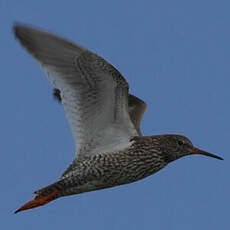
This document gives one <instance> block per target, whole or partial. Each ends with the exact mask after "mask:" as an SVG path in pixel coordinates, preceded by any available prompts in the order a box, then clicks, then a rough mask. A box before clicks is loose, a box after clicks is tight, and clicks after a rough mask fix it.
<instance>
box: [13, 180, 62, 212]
mask: <svg viewBox="0 0 230 230" xmlns="http://www.w3.org/2000/svg"><path fill="white" fill-rule="evenodd" d="M57 185H58V183H54V184H51V185H49V186H47V187H45V188H42V189H40V190H38V191H35V194H37V195H36V196H35V198H34V199H33V200H31V201H29V202H27V203H25V204H24V205H23V206H21V207H20V208H19V209H18V210H16V211H15V212H14V213H18V212H21V211H24V210H26V209H31V208H36V207H39V206H41V205H45V204H47V203H49V202H50V201H52V200H55V199H57V198H58V197H60V196H61V190H60V188H58V187H57Z"/></svg>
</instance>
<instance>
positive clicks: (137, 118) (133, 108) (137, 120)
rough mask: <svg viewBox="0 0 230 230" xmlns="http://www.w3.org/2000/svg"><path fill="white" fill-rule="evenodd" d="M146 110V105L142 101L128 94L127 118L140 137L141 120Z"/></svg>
mask: <svg viewBox="0 0 230 230" xmlns="http://www.w3.org/2000/svg"><path fill="white" fill-rule="evenodd" d="M146 108H147V105H146V104H145V102H144V101H142V100H141V99H140V98H138V97H136V96H134V95H131V94H129V99H128V111H129V116H130V118H131V120H132V122H133V124H134V126H135V128H136V130H137V132H138V134H139V136H142V133H141V127H140V125H141V118H142V116H143V114H144V112H145V110H146Z"/></svg>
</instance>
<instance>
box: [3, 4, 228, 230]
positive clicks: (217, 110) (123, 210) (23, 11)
mask: <svg viewBox="0 0 230 230" xmlns="http://www.w3.org/2000/svg"><path fill="white" fill-rule="evenodd" d="M229 9H230V2H229V1H227V0H226V1H224V0H219V1H217V0H216V1H214V0H193V1H186V0H174V1H172V0H156V1H153V0H149V1H138V0H129V1H128V0H127V1H124V0H116V1H108V0H104V1H93V0H92V1H89V0H82V1H80V0H79V1H75V0H72V1H61V0H60V1H58V0H57V1H45V0H43V1H42V0H41V1H29V0H20V1H19V0H14V1H12V0H0V25H1V27H0V28H1V34H0V47H1V49H0V50H1V52H0V60H1V61H0V74H1V83H0V98H1V110H0V117H1V120H0V127H1V129H0V130H1V131H0V143H1V161H0V179H1V180H0V181H1V196H0V226H1V229H7V230H8V229H18V230H21V229H23V230H24V229H33V230H37V229H39V230H41V229H56V230H59V229H110V230H113V229H132V230H133V229H175V230H178V229H187V230H189V229H209V230H212V229H221V230H228V229H230V222H229V217H230V214H229V207H230V198H229V194H230V180H229V175H230V167H229V160H230V157H229V156H230V150H229V149H230V147H229V145H230V144H229V143H230V139H229V136H230V134H229V131H230V125H229V117H230V64H229V60H230V45H229V42H230V32H229V31H230V14H229ZM15 21H20V22H26V23H30V24H33V25H36V26H39V27H42V28H45V29H48V30H50V31H52V32H54V33H57V34H59V35H62V36H64V37H66V38H69V39H71V40H73V41H75V42H77V43H79V44H81V45H83V46H85V47H87V48H88V49H90V50H92V51H94V52H96V53H97V54H99V55H101V56H102V57H104V58H105V59H106V60H108V61H109V62H110V63H112V64H113V65H114V66H115V67H116V68H118V69H119V71H120V72H121V73H122V74H123V75H124V76H125V77H126V79H127V81H128V82H129V84H130V92H131V93H133V94H135V95H137V96H138V97H140V98H142V99H143V100H144V101H146V103H147V104H148V109H147V111H146V113H145V116H144V119H143V123H142V128H143V133H144V134H145V135H151V134H163V133H179V134H184V135H186V136H187V137H189V138H190V139H191V140H192V141H193V143H194V145H196V146H197V147H199V148H202V149H205V150H207V151H209V152H211V153H215V154H219V155H220V156H222V157H223V158H224V159H225V160H224V161H218V160H215V159H212V158H207V157H203V156H192V157H185V158H183V159H180V160H178V161H176V162H173V163H171V164H170V165H169V166H168V167H166V168H165V169H163V170H162V171H160V172H159V173H157V174H155V175H153V176H151V177H149V178H146V179H144V180H142V181H139V182H136V183H133V184H129V185H124V186H120V187H115V188H111V189H107V190H102V191H96V192H90V193H85V194H81V195H75V196H70V197H65V198H61V199H58V200H56V201H54V202H52V203H50V204H48V205H47V206H44V207H40V208H38V209H33V210H30V211H26V212H22V213H19V214H17V215H15V214H13V212H14V211H15V210H16V209H17V208H19V207H20V206H21V205H22V204H23V203H25V202H27V201H28V200H30V199H32V198H33V191H34V190H36V189H39V188H41V187H43V186H46V185H48V184H49V183H52V182H54V181H55V180H56V179H57V178H58V177H59V176H60V175H61V173H62V172H63V171H64V169H65V168H66V167H67V166H68V165H69V164H70V162H71V161H72V160H73V157H74V144H73V139H72V137H71V133H70V130H69V127H68V123H67V121H66V119H65V115H64V112H63V109H62V107H61V106H60V105H59V104H58V103H57V102H56V101H54V99H53V97H52V87H51V85H50V83H49V82H48V80H47V79H46V77H45V74H44V73H43V72H42V71H41V69H40V67H39V65H38V64H37V63H36V62H35V61H34V59H32V58H31V57H30V56H29V55H28V54H27V53H26V52H25V50H24V49H22V47H21V46H20V45H19V43H18V42H17V41H16V40H15V38H14V36H13V34H12V25H13V23H14V22H15Z"/></svg>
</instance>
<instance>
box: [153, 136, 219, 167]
mask: <svg viewBox="0 0 230 230" xmlns="http://www.w3.org/2000/svg"><path fill="white" fill-rule="evenodd" d="M157 137H158V141H159V142H160V146H161V151H162V153H163V154H164V156H165V159H166V161H167V162H171V161H174V160H176V159H178V158H180V157H183V156H187V155H193V154H200V155H204V156H208V157H213V158H216V159H219V160H223V158H221V157H219V156H217V155H214V154H211V153H208V152H206V151H204V150H201V149H198V148H196V147H194V146H193V144H192V142H191V141H190V140H189V139H188V138H187V137H184V136H181V135H160V136H157Z"/></svg>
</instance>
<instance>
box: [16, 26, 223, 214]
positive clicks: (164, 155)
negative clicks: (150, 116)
mask: <svg viewBox="0 0 230 230" xmlns="http://www.w3.org/2000/svg"><path fill="white" fill-rule="evenodd" d="M14 33H15V36H16V38H18V39H19V41H20V42H21V44H22V45H23V46H24V47H25V48H26V49H27V50H28V51H29V53H31V54H32V55H33V56H34V57H35V58H36V59H37V60H38V61H39V62H40V64H41V66H42V67H43V68H44V69H45V71H46V72H47V74H48V78H49V80H50V81H51V83H52V84H53V86H54V88H55V91H54V95H55V97H56V98H58V100H59V101H61V103H62V105H63V107H64V109H65V112H66V115H67V119H68V121H69V123H70V126H71V130H72V133H73V136H74V140H75V142H76V154H77V155H76V157H75V159H74V160H73V162H72V164H71V165H70V166H69V167H68V168H67V169H66V170H65V172H64V173H63V175H62V176H61V178H60V179H59V180H58V181H57V182H55V183H53V184H51V185H49V186H47V187H44V188H42V189H40V190H38V191H36V192H35V193H36V194H37V195H36V197H35V198H34V200H32V201H29V202H28V203H26V204H25V205H23V206H22V207H21V208H19V209H18V210H17V211H16V212H19V211H23V210H25V209H30V208H35V207H37V206H40V205H44V204H46V203H48V202H50V201H52V200H54V199H56V198H58V197H61V196H67V195H72V194H78V193H82V192H89V191H93V190H98V189H103V188H108V187H113V186H117V185H122V184H127V183H131V182H134V181H137V180H140V179H142V178H144V177H147V176H150V175H152V174H153V173H155V172H157V171H159V170H160V169H162V168H163V167H165V166H166V165H167V164H168V163H170V162H171V161H174V160H176V159H179V158H180V157H183V156H186V155H191V154H202V155H206V156H210V157H214V158H217V159H222V158H220V157H218V156H216V155H213V154H210V153H207V152H205V151H203V150H200V149H197V148H195V147H194V146H193V144H192V143H191V141H190V140H189V139H188V138H186V137H184V136H181V135H158V136H142V134H141V130H140V122H141V118H142V115H143V113H144V111H145V109H146V104H145V103H144V102H143V101H142V100H140V99H139V98H137V97H135V96H133V95H131V94H129V93H128V90H129V86H128V83H127V81H126V80H125V78H124V77H123V76H122V75H121V73H120V72H119V71H118V70H116V69H115V68H114V67H113V66H112V65H111V64H109V63H108V62H107V61H105V60H104V59H103V58H101V57H99V56H98V55H96V54H94V53H92V52H90V51H88V50H86V49H85V48H83V47H81V46H79V45H76V44H73V43H72V42H69V41H67V40H65V39H63V38H60V37H58V36H55V35H52V34H50V33H48V32H44V31H42V30H38V29H34V28H31V27H28V26H25V25H15V27H14Z"/></svg>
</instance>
